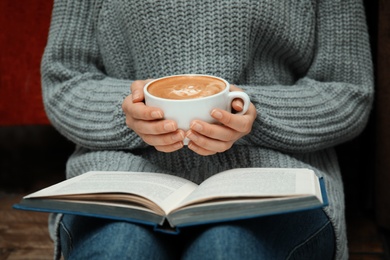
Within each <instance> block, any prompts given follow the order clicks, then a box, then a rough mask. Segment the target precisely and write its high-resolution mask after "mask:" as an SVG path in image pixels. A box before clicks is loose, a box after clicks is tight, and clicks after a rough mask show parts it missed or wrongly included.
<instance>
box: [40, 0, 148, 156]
mask: <svg viewBox="0 0 390 260" xmlns="http://www.w3.org/2000/svg"><path fill="white" fill-rule="evenodd" d="M99 5H100V4H99V1H62V0H56V1H55V3H54V8H53V13H52V22H51V27H50V33H49V38H48V43H47V46H46V49H45V52H44V56H43V59H42V63H41V74H42V92H43V100H44V105H45V110H46V113H47V115H48V117H49V119H50V121H51V123H52V125H53V126H54V127H56V128H57V129H58V130H59V132H61V133H62V134H63V135H64V136H66V137H67V138H68V139H70V140H71V141H73V142H74V143H76V144H78V145H81V146H84V147H87V148H90V149H131V148H137V147H140V146H143V145H145V144H144V143H143V142H142V140H141V139H140V138H139V137H138V135H136V134H135V133H134V132H133V131H131V130H130V129H129V128H128V127H127V126H126V124H125V117H124V114H123V112H122V109H121V105H122V101H123V100H124V98H125V97H126V96H127V95H128V94H129V93H130V85H131V81H129V80H121V79H114V78H111V77H107V75H106V74H105V73H104V67H103V66H102V61H101V57H100V55H99V46H98V42H97V35H96V34H97V32H96V21H97V19H96V17H97V16H98V12H99Z"/></svg>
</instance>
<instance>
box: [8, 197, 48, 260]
mask: <svg viewBox="0 0 390 260" xmlns="http://www.w3.org/2000/svg"><path fill="white" fill-rule="evenodd" d="M20 198H21V195H19V194H16V195H15V194H14V195H11V194H4V193H0V259H2V260H3V259H4V260H5V259H9V260H11V259H20V260H25V259H26V260H27V259H37V260H38V259H39V260H44V259H53V243H52V241H51V239H50V237H49V233H48V230H47V218H48V217H47V216H48V215H47V214H46V213H35V212H27V211H19V210H14V209H12V208H11V207H12V205H13V204H14V203H17V202H18V201H19V200H20Z"/></svg>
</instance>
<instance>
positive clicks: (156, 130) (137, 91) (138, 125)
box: [122, 80, 185, 153]
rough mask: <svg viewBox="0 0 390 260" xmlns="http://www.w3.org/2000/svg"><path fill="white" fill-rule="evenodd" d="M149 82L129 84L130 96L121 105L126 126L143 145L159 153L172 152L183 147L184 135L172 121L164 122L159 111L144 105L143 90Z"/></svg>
mask: <svg viewBox="0 0 390 260" xmlns="http://www.w3.org/2000/svg"><path fill="white" fill-rule="evenodd" d="M148 81H149V80H136V81H134V82H133V83H132V84H131V87H130V88H131V94H130V95H129V96H127V97H126V98H125V100H124V101H123V103H122V109H123V112H124V113H125V115H126V125H127V126H128V127H129V128H130V129H132V130H133V131H134V132H136V133H137V134H138V135H139V136H140V137H141V138H142V140H144V142H145V143H147V144H149V145H151V146H154V147H155V148H156V149H157V150H158V151H160V152H167V153H168V152H174V151H176V150H179V149H181V148H182V147H183V140H184V138H185V133H184V131H183V130H180V129H178V127H177V123H176V122H175V121H173V120H165V119H164V113H163V111H162V110H161V109H159V108H155V107H148V106H146V105H145V103H144V102H143V101H144V92H143V88H144V86H145V84H146V83H147V82H148Z"/></svg>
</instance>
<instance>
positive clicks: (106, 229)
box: [60, 215, 173, 259]
mask: <svg viewBox="0 0 390 260" xmlns="http://www.w3.org/2000/svg"><path fill="white" fill-rule="evenodd" d="M60 239H61V248H62V252H63V255H64V258H65V259H172V255H171V254H170V252H172V251H173V250H169V246H168V245H167V242H168V241H167V240H166V239H165V240H164V239H162V237H161V236H159V235H156V233H155V232H154V231H153V230H152V229H151V228H150V227H146V226H142V225H137V224H132V223H128V222H118V221H108V220H103V219H96V218H89V217H80V216H71V215H65V216H64V218H63V220H62V221H61V223H60Z"/></svg>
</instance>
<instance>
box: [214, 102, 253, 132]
mask: <svg viewBox="0 0 390 260" xmlns="http://www.w3.org/2000/svg"><path fill="white" fill-rule="evenodd" d="M211 116H212V117H213V118H215V119H216V120H217V121H218V122H220V123H222V124H223V125H225V126H227V127H229V128H232V129H233V130H236V131H238V132H241V133H249V132H250V131H251V130H252V125H253V122H254V120H255V119H256V116H257V112H256V109H255V107H254V105H253V104H251V105H250V106H249V108H248V111H247V112H246V113H245V114H244V115H236V114H232V113H229V112H227V111H225V110H222V109H213V110H212V111H211Z"/></svg>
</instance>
